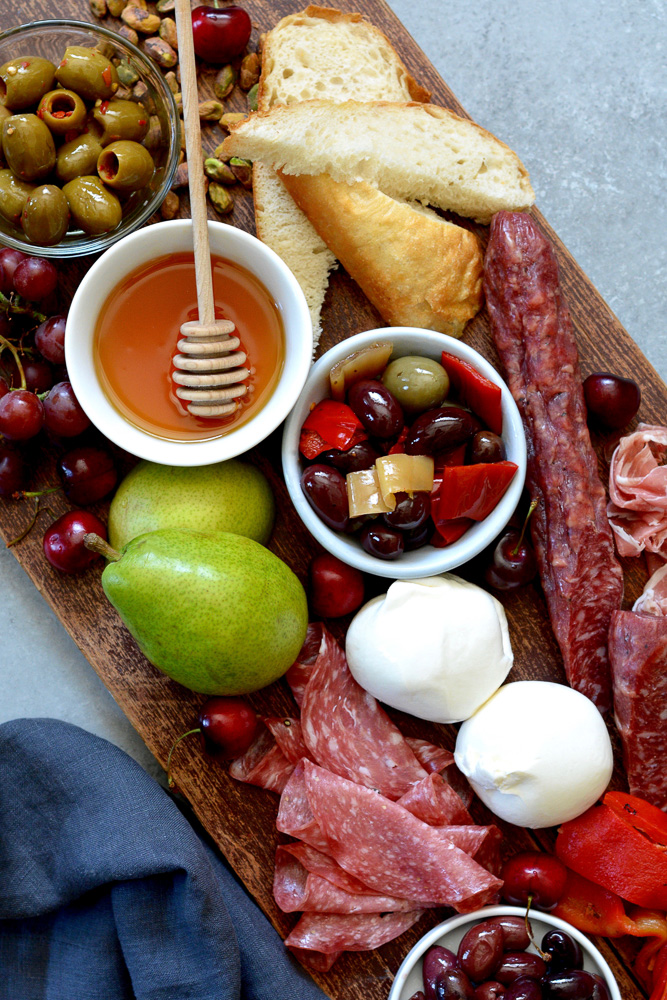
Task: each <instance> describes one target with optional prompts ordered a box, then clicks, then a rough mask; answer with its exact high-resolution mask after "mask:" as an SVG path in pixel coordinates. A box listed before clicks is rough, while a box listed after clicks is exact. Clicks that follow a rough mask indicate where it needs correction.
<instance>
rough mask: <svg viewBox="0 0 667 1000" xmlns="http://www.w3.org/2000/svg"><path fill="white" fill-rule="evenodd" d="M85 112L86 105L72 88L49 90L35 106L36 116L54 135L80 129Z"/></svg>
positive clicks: (84, 118) (83, 121)
mask: <svg viewBox="0 0 667 1000" xmlns="http://www.w3.org/2000/svg"><path fill="white" fill-rule="evenodd" d="M87 114H88V112H87V110H86V105H85V104H84V103H83V101H82V100H81V98H80V97H79V95H78V94H75V93H74V91H73V90H50V91H49V92H48V94H44V97H43V98H42V99H41V101H40V102H39V107H38V108H37V117H38V118H41V119H42V121H43V122H44V124H45V125H46V126H47V128H48V129H49V131H51V132H53V134H54V135H65V133H66V132H78V131H80V130H81V129H82V128H83V126H84V123H85V120H86V115H87Z"/></svg>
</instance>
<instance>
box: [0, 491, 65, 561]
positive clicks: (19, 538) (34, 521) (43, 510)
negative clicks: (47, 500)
mask: <svg viewBox="0 0 667 1000" xmlns="http://www.w3.org/2000/svg"><path fill="white" fill-rule="evenodd" d="M47 513H48V514H50V515H51V517H53V516H54V514H53V511H52V510H51V508H50V507H40V506H39V497H37V500H36V503H35V512H34V514H33V515H32V520H31V521H30V524H29V525H28V527H27V528H26V529H25V531H22V532H21V534H20V535H17V536H16V538H12V540H11V542H7V548H8V549H11V547H12V545H16V544H17V543H18V542H22V541H23V539H24V538H25V537H26V535H29V534H30V532H31V531H32V529H33V528H34V527H35V525H36V524H37V518H38V517H39V515H40V514H47Z"/></svg>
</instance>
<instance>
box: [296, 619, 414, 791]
mask: <svg viewBox="0 0 667 1000" xmlns="http://www.w3.org/2000/svg"><path fill="white" fill-rule="evenodd" d="M301 726H302V729H303V738H304V741H305V743H306V746H307V747H308V749H309V751H310V754H309V756H311V757H312V759H313V760H315V761H317V763H318V764H321V765H322V767H325V768H327V770H329V771H333V772H334V773H335V774H339V775H341V777H345V778H350V779H351V780H352V781H355V782H359V783H360V784H362V785H365V786H366V787H367V788H376V789H377V790H378V791H379V792H381V793H382V794H383V795H386V796H387V797H388V798H390V799H398V798H400V797H401V795H403V794H404V793H405V792H406V791H407V790H408V789H409V788H410V786H411V785H413V784H414V783H415V782H417V781H421V780H422V778H425V777H426V771H425V770H424V768H423V767H422V766H421V764H420V763H419V761H418V760H417V758H416V757H415V755H414V753H413V752H412V750H411V749H410V747H409V745H408V744H407V742H406V740H405V737H404V736H403V735H402V733H401V732H400V731H399V730H398V729H397V728H396V726H395V725H394V723H393V722H392V721H391V719H390V718H389V716H388V715H387V714H386V712H384V711H383V710H382V709H381V708H380V706H379V705H378V703H377V701H376V700H375V698H373V697H372V696H371V695H370V694H368V693H367V692H366V691H364V689H363V688H362V687H360V685H359V684H357V682H356V681H355V679H354V677H353V676H352V674H351V673H350V670H349V668H348V665H347V660H346V659H345V653H344V652H343V650H342V649H341V648H340V646H339V645H338V643H337V642H336V641H335V639H334V638H333V637H332V636H331V635H330V634H329V632H327V630H326V629H325V630H324V636H323V640H322V645H321V647H320V652H319V655H318V657H317V659H316V661H315V663H314V665H313V668H312V673H311V675H310V679H309V681H308V683H307V685H306V689H305V691H304V694H303V702H302V706H301Z"/></svg>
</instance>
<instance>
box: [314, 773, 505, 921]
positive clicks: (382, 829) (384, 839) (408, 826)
mask: <svg viewBox="0 0 667 1000" xmlns="http://www.w3.org/2000/svg"><path fill="white" fill-rule="evenodd" d="M299 767H301V765H299ZM303 769H304V771H303V774H304V781H305V787H306V794H307V797H308V803H309V805H310V808H311V810H312V814H313V815H314V817H315V819H316V821H317V822H318V823H319V826H320V830H321V832H322V833H323V834H324V836H325V837H326V839H327V840H328V842H329V845H330V850H329V852H328V853H330V854H331V856H332V857H333V858H335V860H336V861H338V863H339V864H340V865H341V867H342V868H344V869H345V870H346V871H348V872H350V873H351V874H352V875H354V876H355V877H356V878H358V879H360V881H362V882H363V883H364V884H365V885H367V886H368V887H369V888H371V889H374V890H375V891H376V892H377V893H381V894H383V895H389V896H399V897H402V898H404V899H416V900H418V901H419V902H423V903H433V904H436V905H441V906H452V907H454V909H456V910H459V911H460V912H469V911H470V910H474V909H476V908H477V907H479V906H484V905H485V904H486V903H490V902H493V901H494V900H495V899H496V898H497V893H498V891H499V889H500V887H501V885H502V882H500V880H499V879H497V878H495V877H494V876H493V875H491V874H490V873H489V872H487V871H485V870H484V868H482V867H481V866H480V865H478V864H477V863H476V862H475V861H473V860H472V858H470V857H469V856H468V855H467V854H465V853H464V852H463V851H462V850H460V849H459V848H458V847H456V846H455V845H454V844H453V843H452V842H451V840H447V839H446V838H445V836H443V834H444V831H443V830H441V829H439V828H436V827H432V826H427V824H426V823H422V822H421V820H418V819H417V818H416V817H415V816H413V815H412V813H409V812H408V811H407V809H404V808H403V807H402V806H400V805H398V803H396V802H392V801H391V799H388V798H386V797H385V796H383V795H380V794H379V793H378V792H374V791H372V790H371V789H369V788H364V787H363V786H362V785H358V784H356V783H355V782H352V781H348V780H347V779H345V778H341V777H339V776H338V775H335V774H332V773H331V772H330V771H326V770H325V769H324V768H321V767H317V766H316V765H315V764H312V763H311V762H310V761H304V762H303Z"/></svg>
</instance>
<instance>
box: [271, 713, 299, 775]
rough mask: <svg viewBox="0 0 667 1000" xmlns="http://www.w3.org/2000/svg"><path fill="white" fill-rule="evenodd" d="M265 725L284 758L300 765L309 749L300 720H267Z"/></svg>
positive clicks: (285, 718) (286, 718) (284, 718)
mask: <svg viewBox="0 0 667 1000" xmlns="http://www.w3.org/2000/svg"><path fill="white" fill-rule="evenodd" d="M263 721H264V725H265V726H266V727H267V729H268V730H269V731H270V732H271V734H272V735H273V738H274V739H275V741H276V743H277V744H278V746H279V748H280V750H281V752H282V754H283V756H284V757H286V758H287V760H288V761H290V763H291V764H298V763H299V761H300V760H302V758H303V757H307V756H308V749H307V747H306V744H305V743H304V742H303V734H302V732H301V723H300V721H299V720H298V719H292V718H289V717H283V718H274V717H273V716H271V717H268V718H265V719H264V720H263Z"/></svg>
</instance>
